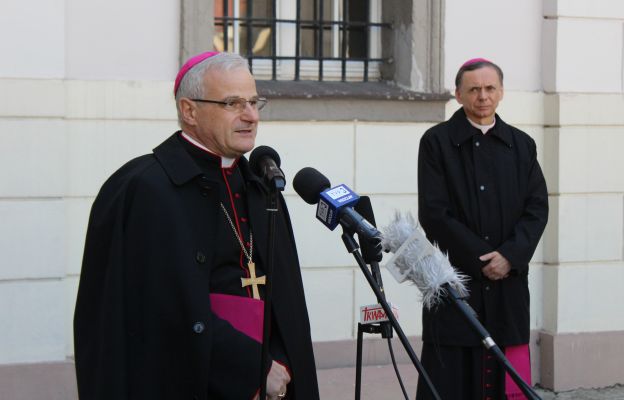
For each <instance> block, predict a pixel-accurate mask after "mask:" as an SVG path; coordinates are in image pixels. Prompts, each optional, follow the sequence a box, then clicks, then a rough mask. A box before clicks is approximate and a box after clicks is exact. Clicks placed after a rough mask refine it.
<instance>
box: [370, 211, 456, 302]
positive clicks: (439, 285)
mask: <svg viewBox="0 0 624 400" xmlns="http://www.w3.org/2000/svg"><path fill="white" fill-rule="evenodd" d="M381 245H382V247H383V249H384V251H389V252H391V253H393V254H394V255H393V257H392V258H391V259H390V261H388V262H387V263H386V265H385V267H386V269H387V270H388V271H390V273H391V274H392V276H393V277H394V278H395V279H396V280H397V282H399V283H401V282H404V281H406V280H410V281H412V282H413V283H414V284H415V285H416V287H417V288H418V290H420V292H421V294H422V302H423V305H424V306H425V307H427V308H428V309H431V308H433V307H435V306H436V305H438V304H440V303H441V302H442V301H443V300H444V298H445V297H446V296H447V295H448V292H449V286H450V287H451V288H452V289H454V290H455V291H456V293H457V294H458V295H459V296H460V297H465V296H467V295H468V290H467V289H466V286H465V283H466V281H467V280H468V277H467V276H465V275H463V274H461V273H459V272H458V271H457V270H456V269H455V268H453V266H452V265H451V264H450V262H449V260H448V257H447V256H445V255H444V254H442V252H441V251H440V249H439V248H438V247H437V246H434V245H432V244H431V242H429V240H427V237H426V236H425V234H424V233H423V232H422V230H421V229H420V227H419V226H418V224H417V223H416V221H415V220H414V217H413V216H412V215H411V214H409V213H408V214H406V215H405V216H403V215H401V214H400V213H396V214H395V216H394V220H393V221H392V222H391V223H390V225H388V226H387V227H386V228H385V230H384V234H383V237H382V243H381Z"/></svg>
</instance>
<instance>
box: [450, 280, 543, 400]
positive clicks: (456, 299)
mask: <svg viewBox="0 0 624 400" xmlns="http://www.w3.org/2000/svg"><path fill="white" fill-rule="evenodd" d="M442 287H443V288H444V289H445V290H446V291H447V292H448V293H449V295H450V296H447V297H448V298H449V299H450V300H451V301H452V302H453V304H455V306H457V308H458V309H459V311H460V312H461V314H462V315H463V316H464V318H466V321H468V324H469V325H470V326H471V327H472V328H473V330H474V331H476V333H478V334H479V336H481V343H483V346H484V347H485V348H486V349H487V350H490V351H491V352H492V353H493V354H494V356H495V357H496V358H497V359H498V361H499V362H500V363H501V364H502V365H503V367H504V368H505V370H506V371H507V373H508V374H509V375H510V376H511V378H512V379H513V381H514V382H515V383H516V385H518V387H519V388H520V390H522V393H524V395H525V396H526V397H527V399H531V400H541V397H539V396H538V395H537V393H536V392H535V390H533V388H532V387H531V386H529V385H528V384H527V383H526V382H525V381H524V380H523V379H522V377H521V376H520V374H518V372H517V371H516V370H515V369H514V367H513V366H512V365H511V363H510V362H509V360H508V359H507V357H505V354H503V352H502V351H501V349H500V348H499V347H498V345H497V344H496V342H494V340H493V339H492V338H491V337H490V334H489V333H488V331H487V330H486V329H485V327H483V325H482V324H481V322H479V320H478V319H477V317H476V313H475V311H474V310H473V309H472V307H470V305H468V303H466V301H465V300H463V299H462V298H461V296H460V295H459V294H458V293H457V291H456V290H455V288H453V286H451V285H449V284H448V283H445V284H443V285H442Z"/></svg>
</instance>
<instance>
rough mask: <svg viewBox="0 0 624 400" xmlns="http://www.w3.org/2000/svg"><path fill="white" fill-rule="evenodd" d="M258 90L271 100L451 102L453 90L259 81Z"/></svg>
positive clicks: (377, 83) (388, 84)
mask: <svg viewBox="0 0 624 400" xmlns="http://www.w3.org/2000/svg"><path fill="white" fill-rule="evenodd" d="M256 85H257V87H258V93H260V94H261V95H262V96H265V97H267V98H269V99H328V98H335V99H359V100H399V101H444V102H446V101H448V100H450V99H452V98H453V96H452V95H451V94H450V93H422V92H414V91H411V90H407V89H403V88H401V87H398V86H395V85H392V84H390V83H386V82H318V81H268V80H258V81H256Z"/></svg>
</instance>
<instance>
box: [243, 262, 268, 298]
mask: <svg viewBox="0 0 624 400" xmlns="http://www.w3.org/2000/svg"><path fill="white" fill-rule="evenodd" d="M247 268H249V278H241V286H242V287H245V286H249V285H251V292H252V293H253V298H254V299H257V300H260V292H259V291H258V285H266V276H256V264H254V262H253V261H249V262H248V263H247Z"/></svg>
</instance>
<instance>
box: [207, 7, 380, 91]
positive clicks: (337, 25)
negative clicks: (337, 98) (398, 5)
mask: <svg viewBox="0 0 624 400" xmlns="http://www.w3.org/2000/svg"><path fill="white" fill-rule="evenodd" d="M236 1H238V3H237V5H238V6H239V10H238V12H236V13H235V12H234V11H235V10H233V8H234V6H235V4H234V2H236ZM281 1H286V0H281ZM292 1H294V2H295V3H296V4H295V7H296V18H295V19H278V18H277V17H276V6H277V4H276V3H277V0H215V47H216V48H217V49H218V50H222V51H238V53H239V54H241V55H243V56H245V57H246V58H247V59H248V60H249V66H250V68H251V69H252V70H253V68H254V61H256V60H270V61H271V79H272V80H277V79H278V76H277V64H278V61H282V60H291V61H294V80H296V81H297V80H300V78H301V62H302V61H304V60H312V61H318V73H317V79H318V80H319V81H323V80H324V79H323V78H324V76H325V74H324V64H325V62H326V61H333V62H339V63H340V74H341V77H340V79H341V80H342V81H346V80H347V62H349V63H352V62H357V63H360V64H361V66H362V68H363V73H362V80H363V81H364V82H367V81H368V80H369V68H370V64H371V63H372V62H381V61H383V59H382V58H374V57H371V54H370V41H371V35H372V32H371V29H372V28H389V27H390V24H388V23H380V22H370V20H371V18H370V15H369V13H370V11H369V10H370V8H371V4H370V3H371V0H339V1H340V2H341V11H342V12H341V18H340V20H334V19H332V15H331V9H330V7H331V6H332V5H333V2H334V1H338V0H303V1H302V0H292ZM235 14H238V15H237V16H236V15H235ZM278 26H280V27H284V26H290V27H292V26H294V27H295V30H294V31H295V38H294V55H284V54H277V53H278V52H277V41H278V37H277V32H278ZM379 35H380V33H379ZM234 36H237V38H238V40H237V43H233V40H232V39H233V37H234ZM336 46H337V47H338V49H339V51H338V52H336V51H335V49H336ZM332 49H334V50H333V51H332ZM332 53H333V54H332ZM336 53H338V54H336Z"/></svg>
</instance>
